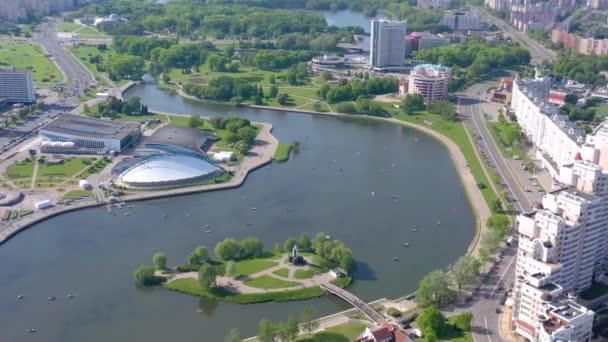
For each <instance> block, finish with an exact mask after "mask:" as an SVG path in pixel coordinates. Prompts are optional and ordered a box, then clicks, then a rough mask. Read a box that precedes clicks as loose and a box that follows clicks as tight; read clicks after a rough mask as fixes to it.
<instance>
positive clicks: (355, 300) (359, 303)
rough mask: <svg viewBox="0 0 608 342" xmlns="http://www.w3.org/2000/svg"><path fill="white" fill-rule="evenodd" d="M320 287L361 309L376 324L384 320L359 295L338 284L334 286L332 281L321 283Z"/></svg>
mask: <svg viewBox="0 0 608 342" xmlns="http://www.w3.org/2000/svg"><path fill="white" fill-rule="evenodd" d="M321 288H322V289H323V290H325V291H326V292H329V293H331V294H334V295H336V296H338V297H340V298H342V299H344V300H345V301H346V302H348V303H349V304H350V305H352V306H354V307H355V308H357V309H358V310H359V311H361V312H362V313H363V314H365V316H367V317H369V319H371V320H372V321H374V322H376V323H378V324H380V323H382V322H384V321H385V318H384V316H382V315H381V314H379V313H378V311H376V310H374V308H372V306H371V305H369V304H367V303H366V302H364V301H363V300H361V299H360V298H359V297H357V296H355V295H354V294H352V293H350V292H348V291H346V290H345V289H343V288H341V287H339V286H336V285H334V284H332V283H325V284H321Z"/></svg>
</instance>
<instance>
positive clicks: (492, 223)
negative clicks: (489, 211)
mask: <svg viewBox="0 0 608 342" xmlns="http://www.w3.org/2000/svg"><path fill="white" fill-rule="evenodd" d="M510 225H511V222H510V221H509V217H508V216H507V215H503V214H494V215H492V216H490V217H488V220H487V221H486V226H487V227H488V228H490V229H492V230H495V231H496V232H497V233H498V235H499V236H500V238H503V237H504V236H505V235H506V234H507V231H508V230H509V226H510Z"/></svg>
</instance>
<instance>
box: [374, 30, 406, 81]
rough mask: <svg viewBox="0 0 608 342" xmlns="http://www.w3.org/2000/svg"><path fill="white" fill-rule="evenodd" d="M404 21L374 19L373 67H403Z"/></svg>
mask: <svg viewBox="0 0 608 342" xmlns="http://www.w3.org/2000/svg"><path fill="white" fill-rule="evenodd" d="M406 31H407V25H406V23H405V22H403V21H390V20H386V19H374V20H372V28H371V38H370V64H371V67H372V68H377V69H384V68H391V67H393V68H394V67H397V68H402V67H403V64H404V61H405V33H406Z"/></svg>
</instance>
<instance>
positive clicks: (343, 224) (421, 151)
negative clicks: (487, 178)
mask: <svg viewBox="0 0 608 342" xmlns="http://www.w3.org/2000/svg"><path fill="white" fill-rule="evenodd" d="M130 96H140V97H141V98H142V100H143V102H144V103H146V104H148V105H149V107H150V108H152V109H156V110H160V111H171V112H178V113H187V114H190V113H195V114H200V115H206V116H212V115H226V114H227V113H231V114H232V115H239V116H243V117H247V118H249V119H251V120H255V121H263V122H270V123H272V124H273V125H274V134H275V135H276V136H277V138H278V139H279V140H281V141H284V142H292V141H294V140H298V141H300V142H301V149H300V152H299V153H297V154H294V155H293V156H292V158H291V159H290V160H289V161H288V162H287V163H284V164H272V165H270V166H267V167H264V168H262V169H260V170H258V171H256V172H254V173H253V174H251V175H250V176H249V177H248V179H247V181H246V183H245V184H244V186H242V187H241V188H239V189H234V190H226V191H218V192H212V193H201V194H196V195H188V196H182V197H175V198H168V199H161V200H153V201H147V202H141V203H135V204H134V208H133V209H122V211H121V210H118V209H116V210H118V214H117V215H116V216H112V215H110V214H109V213H108V212H107V210H106V209H105V208H97V209H88V210H82V211H77V212H74V213H69V214H65V215H62V216H59V217H56V218H53V219H50V220H48V221H46V222H44V223H41V224H39V225H37V226H35V227H32V228H31V229H28V230H26V231H25V232H23V233H21V234H19V235H18V236H17V237H15V238H14V239H12V240H10V241H8V242H7V243H6V244H4V245H3V246H2V247H0V260H2V272H3V275H2V277H0V291H1V292H0V293H1V294H0V322H2V323H1V324H0V326H1V327H2V328H1V329H0V341H11V342H12V341H41V340H44V341H50V342H52V341H57V342H59V341H62V342H69V341H90V342H93V341H110V340H114V341H127V340H130V341H144V340H145V341H159V342H160V341H166V340H175V341H188V340H196V339H198V340H204V341H221V340H222V338H223V336H224V335H225V334H226V332H227V331H228V330H229V329H230V328H232V327H239V328H240V329H241V331H242V333H243V335H245V336H249V335H252V334H255V331H256V330H257V322H258V320H259V319H260V318H262V317H267V318H269V319H274V320H283V319H285V318H286V317H287V315H288V314H290V313H293V314H299V312H300V311H301V310H302V308H303V307H304V306H305V304H309V303H310V304H314V305H315V306H316V307H317V308H318V310H319V312H320V313H321V314H329V313H331V312H335V311H338V310H341V309H344V308H346V306H345V304H343V303H341V302H340V301H339V300H336V299H331V298H320V299H315V300H311V301H308V302H291V303H266V304H255V305H246V306H240V305H236V304H230V303H213V302H208V301H205V302H203V303H199V299H197V298H194V297H190V296H187V295H182V294H178V293H173V292H170V291H166V290H163V289H161V288H157V289H148V290H141V289H137V288H136V287H135V286H134V284H133V280H132V272H133V270H134V269H135V268H136V266H137V265H139V264H144V263H151V257H152V254H153V253H154V252H156V251H164V252H166V253H167V255H168V258H169V264H177V263H183V262H185V261H186V255H187V254H188V253H189V252H190V251H191V250H193V249H194V248H195V247H196V246H198V245H206V246H208V247H213V246H214V245H215V244H216V243H217V242H218V241H220V240H222V239H224V238H226V237H235V238H243V237H247V236H256V237H259V238H261V239H262V240H263V241H264V243H265V245H266V247H267V249H271V248H272V246H273V245H274V244H275V243H282V242H283V241H284V240H285V239H286V238H287V237H289V236H297V235H300V233H302V232H307V233H308V234H309V235H310V236H314V234H315V233H316V232H319V231H323V232H325V233H326V234H329V235H331V236H332V237H335V238H337V239H340V240H343V241H344V242H345V243H346V245H347V246H349V247H350V248H351V249H352V250H353V254H354V256H355V257H356V258H357V260H358V271H357V273H356V274H355V282H354V284H353V286H352V287H350V288H349V290H351V291H352V292H353V293H355V294H357V295H359V296H361V297H362V298H363V299H365V300H374V299H378V298H381V297H388V298H391V297H397V296H400V295H404V294H406V293H409V292H411V291H413V290H414V289H415V288H416V286H417V283H418V281H419V280H420V279H421V277H422V276H423V275H424V274H426V273H428V272H429V271H431V270H433V269H436V268H439V267H446V266H447V265H449V264H450V263H451V262H453V261H454V260H455V259H456V258H457V257H458V256H460V255H462V254H463V253H464V252H465V251H466V249H467V246H468V244H469V242H470V241H471V239H472V237H473V233H474V227H475V222H474V218H473V215H472V213H471V210H470V208H469V205H468V203H467V201H466V200H465V197H464V195H463V190H462V188H461V186H460V183H459V180H458V176H457V174H456V172H455V169H454V167H453V165H452V163H451V161H450V159H449V156H448V153H447V151H446V150H445V148H444V147H443V146H442V145H441V144H440V143H439V142H437V141H435V140H433V139H431V138H429V137H427V136H425V135H423V134H421V133H419V132H417V131H415V130H413V129H410V128H405V127H399V126H395V125H390V124H387V123H379V122H373V121H369V120H365V119H348V118H335V117H325V116H314V115H306V114H295V113H284V112H277V111H269V110H256V109H249V108H235V107H232V106H224V105H217V104H208V103H201V102H196V101H190V100H187V99H183V98H181V97H179V96H171V95H169V94H167V93H165V92H163V91H160V90H158V89H156V88H155V86H152V85H149V86H143V85H138V86H136V87H134V88H133V89H132V90H130V91H129V92H128V93H127V97H130ZM372 192H374V193H375V195H372V194H371V193H372ZM393 197H395V198H396V199H397V202H398V203H395V202H394V201H395V199H394V198H393ZM243 198H246V199H243ZM253 206H255V207H256V208H257V210H256V211H251V210H250V208H251V207H253ZM288 208H289V209H290V211H289V210H288ZM127 210H128V211H129V212H130V213H131V214H130V216H124V215H122V212H124V211H127ZM163 213H166V214H167V218H165V219H163V218H162V214H163ZM187 214H190V216H186V215H187ZM437 221H441V224H440V225H438V224H437ZM205 224H210V225H211V226H212V233H211V234H206V233H204V229H203V226H204V225H205ZM249 224H251V225H249ZM414 227H417V232H413V230H412V229H413V228H414ZM402 242H408V243H409V244H410V247H409V248H406V247H402ZM395 257H398V258H399V261H397V262H394V261H393V258H395ZM68 293H71V294H74V295H75V298H73V299H67V298H65V296H66V295H67V294H68ZM19 294H22V295H24V296H25V298H24V299H23V300H17V299H16V297H17V295H19ZM48 296H56V297H57V300H56V301H53V302H50V301H48V300H47V297H48ZM199 305H202V306H203V308H204V311H205V312H204V313H198V312H197V308H198V306H199ZM29 328H36V329H38V332H37V333H36V334H30V333H26V332H24V331H25V330H26V329H29Z"/></svg>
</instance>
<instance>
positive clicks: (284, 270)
mask: <svg viewBox="0 0 608 342" xmlns="http://www.w3.org/2000/svg"><path fill="white" fill-rule="evenodd" d="M272 274H276V275H278V276H279V277H283V278H287V277H289V269H287V268H281V269H280V270H276V271H274V272H272Z"/></svg>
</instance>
